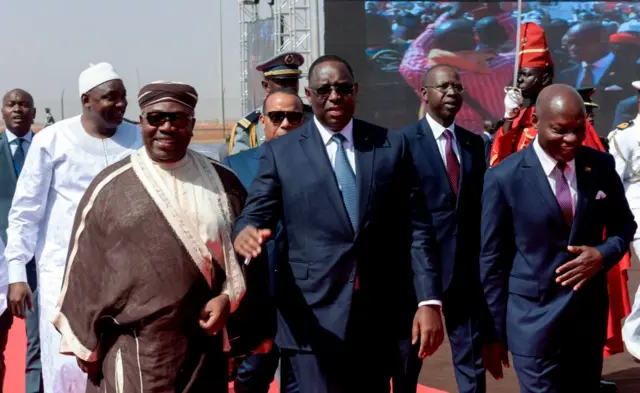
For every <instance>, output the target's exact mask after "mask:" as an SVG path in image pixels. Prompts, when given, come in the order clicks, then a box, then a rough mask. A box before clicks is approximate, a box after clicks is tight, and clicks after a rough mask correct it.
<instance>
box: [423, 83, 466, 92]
mask: <svg viewBox="0 0 640 393" xmlns="http://www.w3.org/2000/svg"><path fill="white" fill-rule="evenodd" d="M423 87H426V88H432V89H436V90H437V91H438V92H440V93H443V94H445V93H447V92H448V91H449V89H452V90H453V92H454V93H457V94H460V93H462V92H463V91H464V87H463V86H462V85H461V84H460V83H445V84H442V85H438V86H423Z"/></svg>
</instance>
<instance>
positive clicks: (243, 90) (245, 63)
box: [218, 0, 258, 113]
mask: <svg viewBox="0 0 640 393" xmlns="http://www.w3.org/2000/svg"><path fill="white" fill-rule="evenodd" d="M218 1H221V0H218ZM238 7H239V10H238V11H239V12H238V15H239V21H238V22H239V23H240V96H241V100H240V101H241V102H242V112H241V113H247V112H249V111H250V110H252V109H253V108H249V59H248V57H247V50H248V45H249V37H248V33H247V31H248V29H247V26H248V25H249V24H250V23H253V22H255V21H256V20H258V5H257V4H256V2H255V1H253V0H238Z"/></svg>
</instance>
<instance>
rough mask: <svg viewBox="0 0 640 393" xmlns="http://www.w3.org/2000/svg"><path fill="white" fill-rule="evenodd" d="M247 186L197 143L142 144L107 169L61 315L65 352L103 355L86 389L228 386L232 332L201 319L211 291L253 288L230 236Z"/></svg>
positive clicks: (80, 238) (79, 229)
mask: <svg viewBox="0 0 640 393" xmlns="http://www.w3.org/2000/svg"><path fill="white" fill-rule="evenodd" d="M245 198H246V191H245V190H244V188H243V186H242V185H241V183H240V181H239V180H238V179H237V177H236V176H235V175H234V174H233V173H232V172H231V171H230V170H228V169H227V168H225V167H223V166H221V165H219V164H217V163H215V162H214V161H212V160H210V159H209V158H207V157H205V156H203V155H201V154H198V153H196V152H193V151H189V152H188V154H187V156H186V157H185V158H184V159H183V160H182V161H180V162H178V163H175V164H171V165H161V164H158V163H155V162H153V161H152V160H151V159H150V158H149V156H148V155H147V153H146V150H145V149H144V148H142V149H140V150H138V151H137V152H136V153H134V154H133V155H132V156H131V157H130V158H126V159H124V160H122V161H120V162H118V163H117V164H114V165H112V166H110V167H108V168H107V169H105V170H104V171H103V172H102V173H100V175H98V176H97V178H96V179H95V180H94V181H93V183H92V184H91V186H90V187H89V189H88V190H87V192H86V193H85V195H84V197H83V198H82V201H81V202H80V205H79V206H78V210H77V214H76V219H75V223H74V229H73V235H72V238H71V243H70V247H69V256H68V260H67V267H66V272H65V277H64V283H63V287H62V292H61V297H60V300H59V302H58V306H57V309H56V311H57V312H56V314H55V316H54V318H53V320H52V322H53V323H54V325H55V326H56V328H57V329H58V330H59V331H60V333H61V334H62V344H61V348H60V351H61V352H62V353H65V354H69V355H75V356H77V357H78V358H81V359H83V360H85V361H99V362H100V364H101V370H102V375H101V376H99V377H98V378H97V379H96V380H95V381H91V382H92V383H89V384H88V386H87V392H96V393H97V392H100V393H103V392H118V393H126V392H145V393H146V392H191V393H199V392H214V393H215V392H221V391H225V392H226V389H227V363H226V356H225V355H224V353H223V339H224V341H226V338H225V334H217V335H215V336H207V335H206V333H205V332H204V331H203V330H202V329H201V328H200V326H199V325H198V320H199V319H200V313H201V310H202V308H203V307H204V305H205V304H206V303H207V301H209V300H210V299H211V298H213V297H215V296H217V295H219V294H221V293H226V294H228V295H229V298H230V299H231V307H232V311H233V310H235V309H236V307H237V306H238V304H239V302H240V299H241V298H242V296H243V294H244V292H245V289H246V288H245V281H244V277H243V272H242V267H241V265H240V263H238V260H237V258H236V255H235V253H234V251H233V246H232V243H231V239H230V234H231V229H232V225H233V222H234V220H235V217H236V216H237V215H238V214H239V213H240V210H241V209H242V206H243V203H244V199H245Z"/></svg>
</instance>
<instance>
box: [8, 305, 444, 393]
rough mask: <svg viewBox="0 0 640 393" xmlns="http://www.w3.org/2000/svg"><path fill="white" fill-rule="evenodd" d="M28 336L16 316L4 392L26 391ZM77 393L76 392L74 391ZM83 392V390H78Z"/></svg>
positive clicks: (424, 392)
mask: <svg viewBox="0 0 640 393" xmlns="http://www.w3.org/2000/svg"><path fill="white" fill-rule="evenodd" d="M26 342H27V337H26V333H25V330H24V322H23V321H22V320H20V319H17V318H15V319H14V320H13V327H12V328H11V331H10V332H9V342H8V343H7V350H6V352H5V355H6V356H5V359H6V364H7V374H6V377H5V381H4V390H3V391H4V392H6V393H20V392H24V358H25V352H26V348H27V344H26ZM229 388H230V389H229V391H230V392H233V389H232V388H233V384H229ZM74 393H75V392H74ZM77 393H83V392H77ZM269 393H278V386H277V384H276V382H275V381H274V383H273V384H271V389H269ZM418 393H447V392H443V391H441V390H436V389H431V388H427V387H424V386H418Z"/></svg>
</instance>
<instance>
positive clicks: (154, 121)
mask: <svg viewBox="0 0 640 393" xmlns="http://www.w3.org/2000/svg"><path fill="white" fill-rule="evenodd" d="M142 117H143V118H144V119H146V120H147V123H148V124H149V125H150V126H151V127H161V126H163V125H164V124H165V123H166V122H169V123H171V125H172V126H174V127H177V128H186V127H189V126H190V125H191V121H192V120H193V116H192V115H189V114H186V113H184V112H149V113H144V114H143V115H142Z"/></svg>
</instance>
